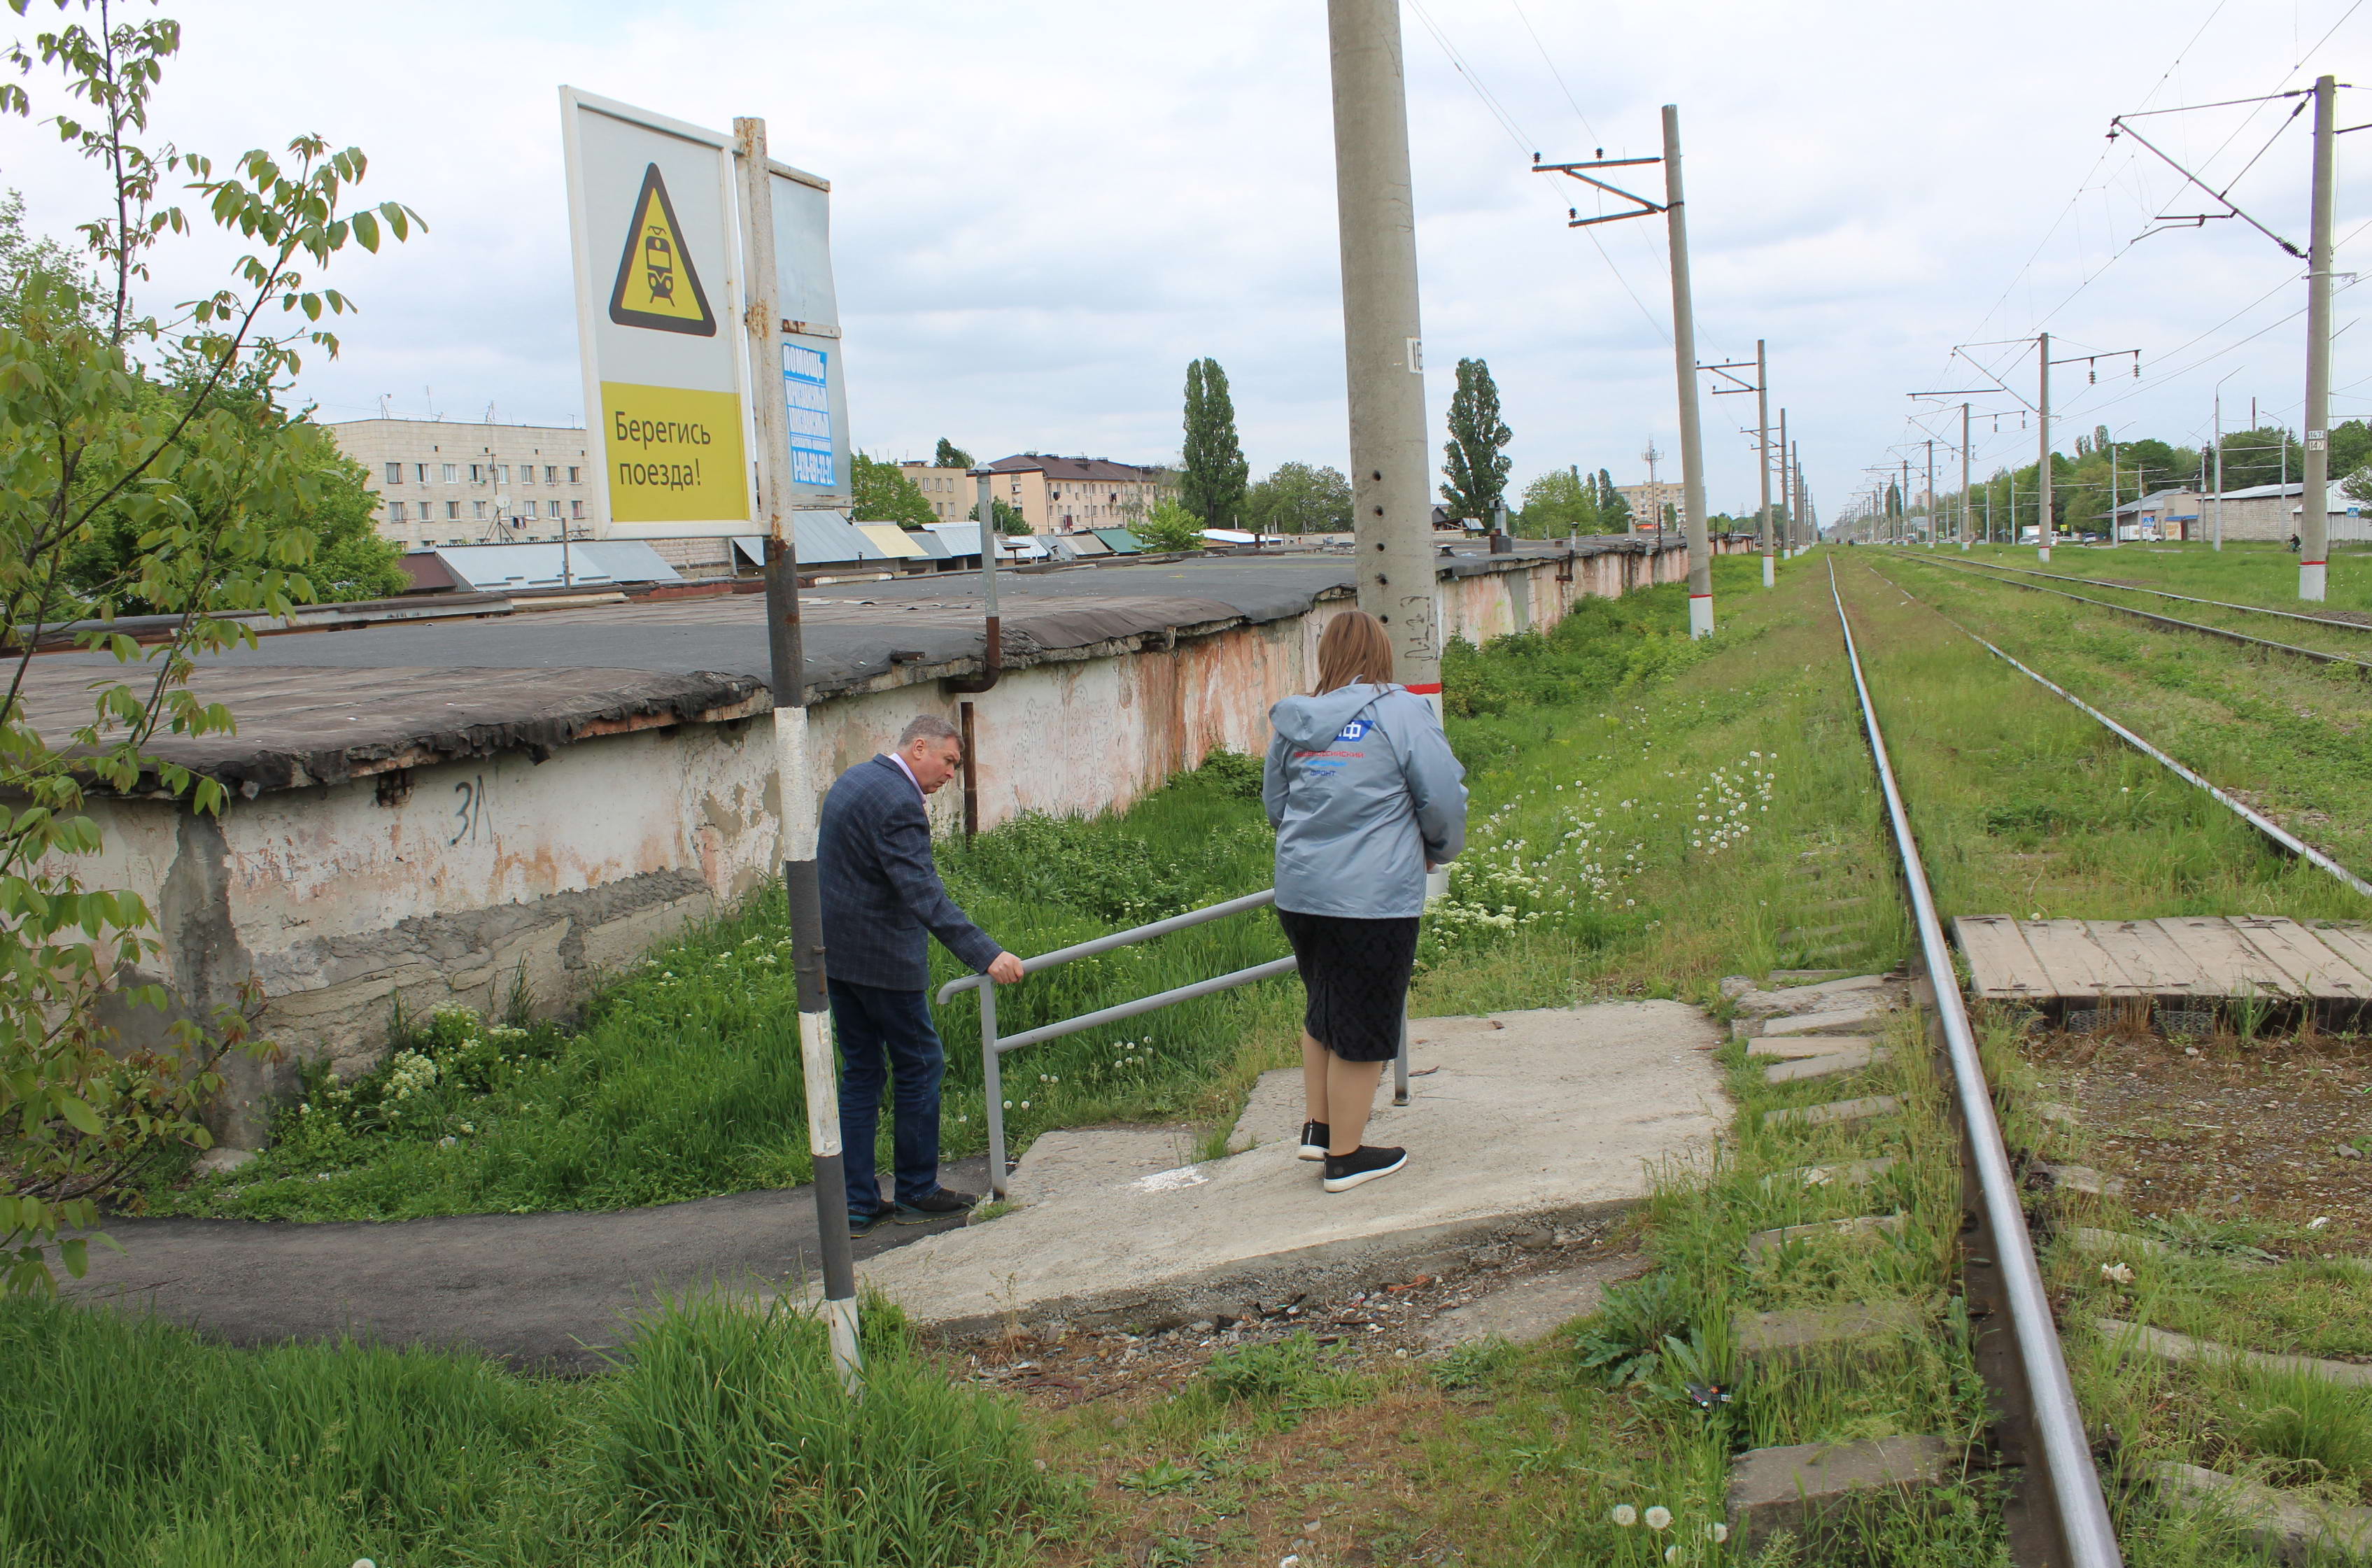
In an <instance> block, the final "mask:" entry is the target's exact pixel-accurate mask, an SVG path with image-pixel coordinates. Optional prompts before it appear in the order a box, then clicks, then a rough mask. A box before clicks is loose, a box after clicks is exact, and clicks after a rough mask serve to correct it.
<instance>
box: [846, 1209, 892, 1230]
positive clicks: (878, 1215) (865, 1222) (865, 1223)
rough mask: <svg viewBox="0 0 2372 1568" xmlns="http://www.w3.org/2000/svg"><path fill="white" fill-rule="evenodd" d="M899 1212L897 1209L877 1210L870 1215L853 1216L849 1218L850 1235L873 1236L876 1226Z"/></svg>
mask: <svg viewBox="0 0 2372 1568" xmlns="http://www.w3.org/2000/svg"><path fill="white" fill-rule="evenodd" d="M897 1212H898V1211H897V1210H895V1209H876V1210H874V1211H873V1212H872V1213H871V1214H850V1215H849V1216H848V1234H849V1235H850V1236H851V1237H859V1236H871V1235H872V1234H873V1227H874V1226H876V1225H879V1224H880V1223H881V1222H882V1221H883V1220H886V1219H888V1218H889V1217H890V1215H891V1214H896V1213H897Z"/></svg>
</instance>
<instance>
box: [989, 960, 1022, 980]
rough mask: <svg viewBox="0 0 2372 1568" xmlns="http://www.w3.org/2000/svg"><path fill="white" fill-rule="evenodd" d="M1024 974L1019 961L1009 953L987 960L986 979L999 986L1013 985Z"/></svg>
mask: <svg viewBox="0 0 2372 1568" xmlns="http://www.w3.org/2000/svg"><path fill="white" fill-rule="evenodd" d="M1025 972H1026V971H1025V970H1023V969H1022V967H1021V960H1020V959H1019V958H1016V957H1014V956H1013V955H1012V954H1011V953H999V954H997V955H996V957H995V958H992V959H991V960H989V965H988V978H989V979H991V980H993V981H996V983H997V984H999V985H1012V984H1015V983H1017V981H1019V980H1020V979H1021V977H1022V975H1023V974H1024V973H1025Z"/></svg>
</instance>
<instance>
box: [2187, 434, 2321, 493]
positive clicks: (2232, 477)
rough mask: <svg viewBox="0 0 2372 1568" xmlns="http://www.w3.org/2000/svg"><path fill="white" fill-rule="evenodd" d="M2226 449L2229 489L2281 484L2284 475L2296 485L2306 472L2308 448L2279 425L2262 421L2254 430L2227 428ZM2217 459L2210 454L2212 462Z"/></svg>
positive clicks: (2226, 484) (2224, 447)
mask: <svg viewBox="0 0 2372 1568" xmlns="http://www.w3.org/2000/svg"><path fill="white" fill-rule="evenodd" d="M2223 449H2224V488H2225V489H2227V490H2246V489H2248V488H2249V487H2250V485H2256V484H2277V483H2279V482H2282V480H2283V479H2284V478H2287V479H2288V481H2289V482H2291V483H2293V484H2295V483H2296V482H2297V481H2298V480H2300V479H2301V478H2303V477H2305V474H2306V447H2304V446H2303V445H2301V444H2300V443H2299V441H2298V439H2297V437H2296V436H2292V435H2291V434H2290V433H2289V432H2288V431H2286V430H2284V429H2283V428H2282V427H2281V426H2279V425H2277V424H2262V425H2259V426H2258V427H2257V428H2256V429H2254V430H2227V431H2226V432H2225V433H2224V443H2223ZM2214 460H2215V459H2214V455H2213V454H2210V456H2209V461H2210V463H2211V464H2212V463H2213V462H2214ZM2210 471H2211V473H2212V471H2213V470H2212V469H2211V470H2210ZM2210 482H2211V483H2212V482H2213V480H2212V479H2211V480H2210Z"/></svg>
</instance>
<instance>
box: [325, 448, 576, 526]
mask: <svg viewBox="0 0 2372 1568" xmlns="http://www.w3.org/2000/svg"><path fill="white" fill-rule="evenodd" d="M329 430H330V433H331V436H334V437H335V438H336V440H337V443H338V446H339V448H340V449H341V450H343V452H344V453H345V454H346V456H348V457H350V458H352V459H355V461H356V462H359V463H360V464H362V465H363V467H364V468H365V469H366V470H368V471H369V474H370V486H371V490H372V491H373V493H374V494H377V495H378V531H379V534H380V536H381V537H382V538H385V539H387V540H390V541H392V542H393V543H395V544H396V545H398V546H400V547H401V548H402V549H405V550H420V549H424V548H426V547H428V546H431V545H454V544H526V543H533V542H540V541H545V540H550V541H555V542H556V541H557V540H560V539H561V538H562V537H564V535H563V530H565V537H567V538H569V539H592V538H595V537H597V534H598V528H597V525H598V524H599V518H598V517H595V516H594V500H593V496H594V488H593V484H592V478H593V470H592V464H593V463H594V462H595V461H596V459H594V458H593V457H592V456H591V452H592V437H591V436H589V435H588V434H587V432H585V431H583V430H577V429H572V428H569V427H566V426H561V425H550V424H461V423H456V422H453V421H448V420H428V419H353V420H347V421H344V422H343V423H342V424H332V425H331V426H329Z"/></svg>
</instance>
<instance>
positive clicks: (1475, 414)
mask: <svg viewBox="0 0 2372 1568" xmlns="http://www.w3.org/2000/svg"><path fill="white" fill-rule="evenodd" d="M1515 436H1516V433H1515V432H1514V431H1512V430H1510V429H1508V428H1507V424H1506V421H1505V420H1503V419H1501V418H1500V417H1499V387H1498V383H1496V382H1494V381H1493V380H1492V379H1491V367H1490V366H1488V365H1486V364H1485V363H1483V361H1482V360H1479V359H1461V360H1459V362H1458V390H1457V391H1455V392H1453V393H1451V394H1450V399H1449V441H1448V445H1446V446H1444V447H1442V449H1441V450H1442V455H1443V457H1444V458H1445V459H1447V460H1446V461H1445V462H1444V463H1443V464H1442V465H1441V472H1442V476H1443V478H1444V479H1445V480H1446V481H1447V482H1446V483H1445V484H1443V485H1442V487H1441V499H1442V501H1443V503H1444V504H1445V505H1448V508H1449V515H1450V516H1451V517H1478V518H1481V519H1482V520H1483V521H1485V522H1488V521H1489V520H1490V518H1491V515H1492V514H1493V513H1494V512H1495V511H1497V510H1498V508H1499V507H1500V506H1501V505H1503V504H1504V503H1505V502H1506V498H1507V470H1508V469H1509V468H1511V467H1512V466H1513V465H1514V461H1515V459H1512V458H1509V457H1508V456H1507V455H1506V452H1505V451H1504V450H1503V448H1504V447H1506V445H1507V443H1508V442H1510V441H1512V440H1514V439H1515Z"/></svg>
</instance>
